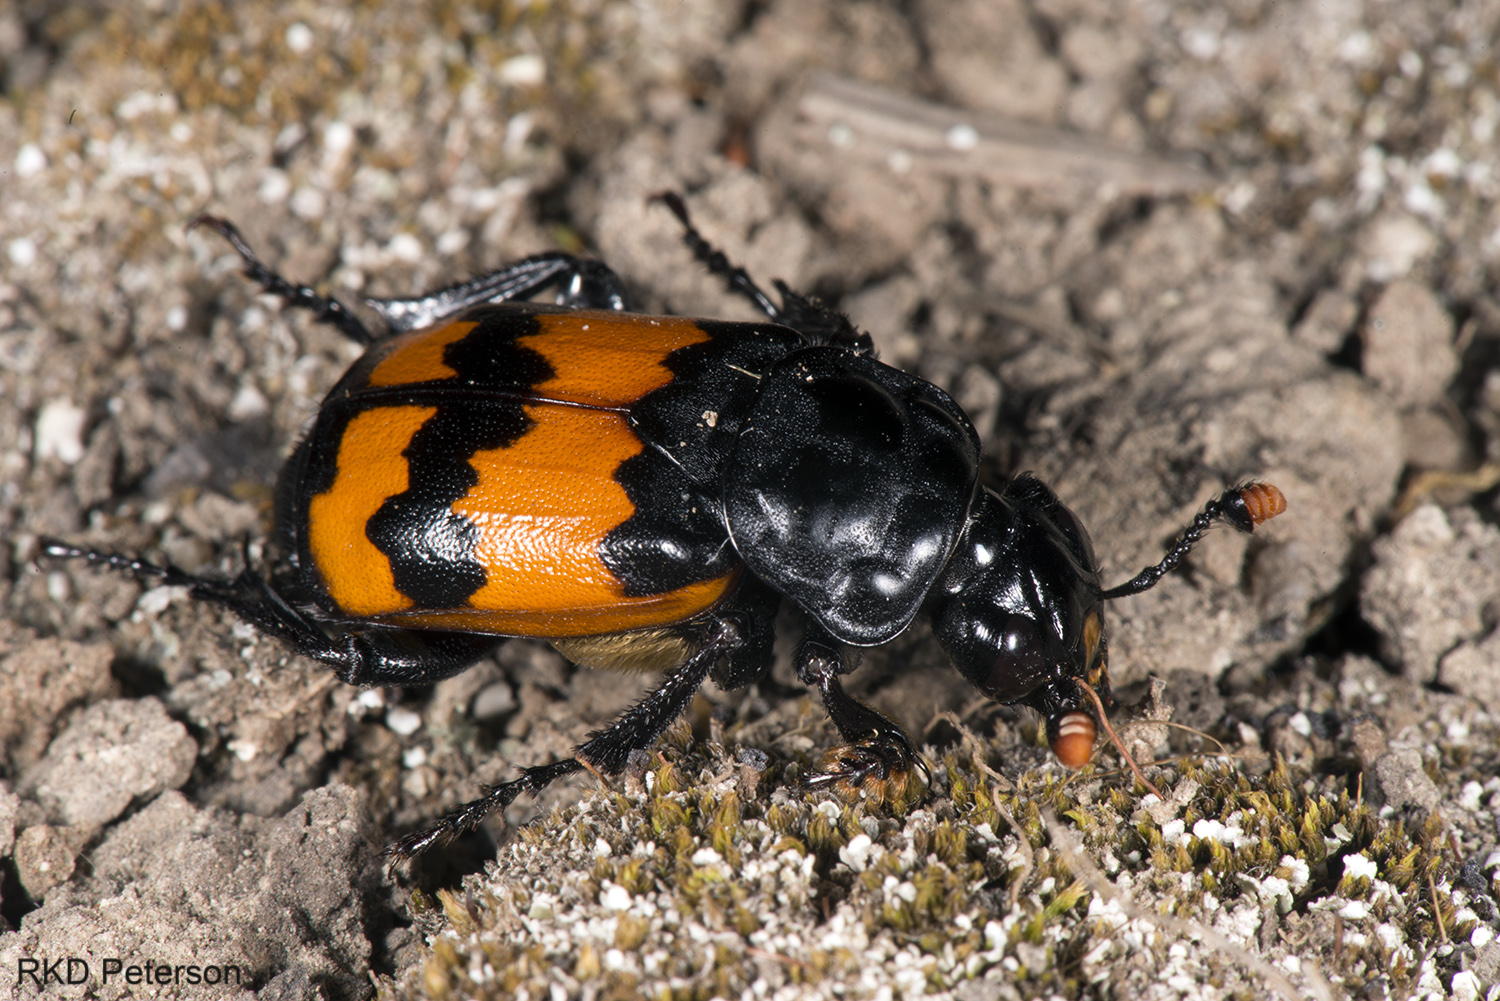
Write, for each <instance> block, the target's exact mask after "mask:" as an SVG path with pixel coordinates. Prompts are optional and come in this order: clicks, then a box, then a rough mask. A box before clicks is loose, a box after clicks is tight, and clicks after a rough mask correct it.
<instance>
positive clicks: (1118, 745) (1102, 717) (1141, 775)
mask: <svg viewBox="0 0 1500 1001" xmlns="http://www.w3.org/2000/svg"><path fill="white" fill-rule="evenodd" d="M1073 684H1075V685H1077V686H1078V690H1079V691H1081V692H1083V694H1085V695H1087V696H1088V697H1089V699H1090V700H1091V701H1092V702H1093V703H1094V708H1095V709H1096V710H1098V712H1099V725H1100V726H1102V727H1104V732H1105V733H1106V734H1108V735H1109V741H1110V743H1112V744H1114V745H1115V750H1117V751H1119V752H1120V757H1121V758H1123V759H1125V764H1127V765H1129V766H1130V770H1131V771H1132V772H1134V773H1135V777H1136V778H1137V779H1139V780H1140V783H1141V785H1143V786H1145V787H1146V791H1147V792H1150V793H1154V794H1155V795H1156V798H1157V799H1162V800H1164V799H1166V798H1167V797H1165V796H1163V795H1162V794H1161V790H1160V789H1158V788H1156V786H1154V785H1152V784H1151V780H1150V779H1148V778H1146V773H1145V772H1143V771H1141V766H1140V765H1138V764H1136V763H1135V757H1134V756H1133V755H1132V754H1131V753H1130V752H1129V751H1127V750H1125V742H1124V741H1122V740H1121V739H1120V735H1119V734H1118V733H1115V728H1114V727H1112V726H1110V725H1109V716H1108V715H1107V714H1106V713H1105V712H1104V702H1103V700H1102V699H1100V698H1099V693H1098V692H1096V691H1094V686H1093V685H1091V684H1089V683H1088V682H1087V681H1084V680H1083V679H1082V678H1074V679H1073Z"/></svg>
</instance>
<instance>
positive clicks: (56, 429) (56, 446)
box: [34, 399, 88, 466]
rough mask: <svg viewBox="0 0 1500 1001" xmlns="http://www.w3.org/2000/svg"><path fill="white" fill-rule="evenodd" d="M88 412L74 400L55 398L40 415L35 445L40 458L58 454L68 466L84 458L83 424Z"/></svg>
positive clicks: (38, 415)
mask: <svg viewBox="0 0 1500 1001" xmlns="http://www.w3.org/2000/svg"><path fill="white" fill-rule="evenodd" d="M87 418H88V414H87V413H85V412H84V411H83V410H82V409H80V408H79V407H76V406H74V405H73V401H72V400H67V399H62V400H53V401H51V402H50V403H47V404H46V405H44V406H43V407H42V410H41V413H39V414H37V418H36V430H35V435H36V437H35V444H34V448H35V449H36V457H37V459H39V460H40V459H46V458H50V457H53V456H55V457H57V458H58V459H61V460H62V461H63V462H65V463H67V464H68V465H70V466H71V465H73V463H75V462H77V461H78V460H79V459H81V458H83V424H84V421H85V420H87Z"/></svg>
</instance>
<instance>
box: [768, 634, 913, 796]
mask: <svg viewBox="0 0 1500 1001" xmlns="http://www.w3.org/2000/svg"><path fill="white" fill-rule="evenodd" d="M796 667H797V677H798V678H800V679H801V680H802V682H803V683H804V684H807V685H812V686H814V687H816V688H817V689H818V693H819V695H821V696H822V699H823V708H824V710H825V711H826V712H827V713H828V718H829V719H830V720H831V721H832V722H833V725H834V727H835V728H837V730H838V732H839V736H840V737H842V738H843V739H844V743H843V744H841V745H840V746H838V747H836V748H834V749H833V750H831V751H829V752H828V753H827V754H826V755H824V756H823V760H822V762H821V763H820V766H819V767H820V771H818V772H817V773H816V774H814V775H813V776H812V777H811V778H809V779H808V781H807V784H808V785H809V786H811V787H812V788H814V789H817V788H826V787H833V788H834V789H836V790H837V791H838V792H840V793H841V794H843V795H853V794H854V793H855V791H856V790H862V791H863V792H864V794H865V796H866V797H867V798H870V799H876V800H889V801H894V802H897V803H900V802H904V801H907V800H909V799H910V798H911V797H912V796H913V795H914V794H915V793H916V791H917V788H918V787H917V779H916V775H915V772H914V770H913V766H918V767H920V766H921V758H919V757H918V756H917V752H916V751H915V750H913V749H912V746H911V741H910V740H909V739H908V738H907V736H906V733H905V732H904V731H903V730H902V729H901V727H900V726H898V725H897V724H896V723H895V722H894V721H892V720H890V719H887V718H886V717H885V716H883V715H881V714H880V713H878V712H876V711H875V710H873V709H871V708H870V707H869V706H866V705H864V704H862V703H860V702H859V701H857V700H856V699H854V698H852V697H850V695H849V694H848V693H847V692H845V691H844V686H843V685H842V684H841V683H840V682H839V675H840V674H842V673H843V663H842V658H841V657H840V656H839V649H838V647H837V646H836V645H835V644H834V642H833V641H832V640H831V639H830V638H828V637H826V636H824V635H823V634H822V630H821V629H819V628H817V627H811V628H810V629H809V635H808V638H807V639H805V640H803V641H802V645H801V646H800V647H799V648H798V649H797V663H796ZM923 770H924V771H925V768H924V769H923Z"/></svg>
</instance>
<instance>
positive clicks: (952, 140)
mask: <svg viewBox="0 0 1500 1001" xmlns="http://www.w3.org/2000/svg"><path fill="white" fill-rule="evenodd" d="M943 139H944V140H945V141H946V142H947V143H948V148H949V149H954V150H961V151H968V150H971V149H973V148H974V147H975V146H978V145H979V130H978V129H976V128H974V126H972V125H967V124H960V125H955V126H953V127H952V128H950V129H949V130H948V131H947V133H946V134H945V135H944V136H943Z"/></svg>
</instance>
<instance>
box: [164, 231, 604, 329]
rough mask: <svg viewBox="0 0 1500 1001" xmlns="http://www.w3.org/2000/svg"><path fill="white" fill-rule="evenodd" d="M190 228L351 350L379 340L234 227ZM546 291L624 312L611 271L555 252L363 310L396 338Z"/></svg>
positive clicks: (561, 299)
mask: <svg viewBox="0 0 1500 1001" xmlns="http://www.w3.org/2000/svg"><path fill="white" fill-rule="evenodd" d="M195 226H206V227H208V228H209V229H212V230H213V231H214V232H216V233H218V234H219V235H220V236H222V237H223V238H224V239H225V240H227V241H229V245H230V246H231V247H233V248H234V251H235V253H237V254H239V255H240V259H241V260H242V261H243V262H244V272H245V276H246V277H247V278H249V279H250V280H251V281H253V282H255V283H256V284H257V285H259V286H260V287H261V288H262V289H264V290H265V291H267V292H269V293H270V294H272V295H274V296H279V297H280V298H282V299H284V300H286V304H287V305H288V306H295V307H297V308H299V309H307V310H311V311H312V312H313V314H314V318H315V319H317V320H318V321H319V322H320V323H327V324H330V325H332V326H333V327H335V328H337V329H338V331H339V332H340V333H341V334H343V335H344V336H345V337H347V338H349V339H350V340H351V341H354V342H355V343H357V344H370V343H373V342H374V341H376V340H378V339H379V338H378V337H377V336H376V335H375V334H373V333H371V332H370V329H369V328H368V327H366V326H365V325H364V323H362V322H361V321H360V319H359V317H357V316H355V315H354V314H353V313H351V312H350V311H349V308H348V307H347V306H345V305H344V304H343V303H341V302H339V301H338V300H337V299H335V298H333V297H332V296H325V295H322V294H320V293H318V292H317V291H315V290H314V289H312V288H311V287H309V286H307V285H298V284H296V283H295V282H292V281H288V280H287V279H286V278H283V277H282V276H281V275H280V274H279V273H277V272H276V271H275V270H273V269H272V268H270V267H268V266H267V265H266V264H264V263H263V262H262V261H261V260H260V258H259V257H257V256H256V254H255V251H253V250H252V249H250V244H249V243H247V242H246V241H245V238H244V236H243V235H242V234H241V233H240V231H239V228H238V227H237V226H235V224H234V223H232V222H230V221H229V220H227V219H221V218H219V217H218V216H212V215H201V216H199V217H198V218H196V219H194V220H193V221H192V223H191V224H190V225H189V227H188V228H189V229H191V228H193V227H195ZM549 288H555V289H557V304H558V305H559V306H569V307H572V308H574V309H613V310H624V309H626V308H627V304H626V300H625V283H624V282H623V281H621V280H620V276H619V275H617V274H615V272H614V270H613V269H612V268H610V267H609V266H608V265H606V264H604V263H602V262H600V261H588V260H584V259H582V258H580V257H575V256H573V255H572V254H566V253H563V252H561V251H551V252H548V253H542V254H536V255H534V256H532V257H527V258H524V259H522V260H519V261H516V262H515V263H513V264H509V265H506V266H505V267H503V268H499V269H497V270H495V271H490V272H487V273H486V274H482V275H479V276H477V277H474V278H470V279H469V280H468V281H464V282H459V283H458V284H456V285H449V286H447V287H445V288H441V289H435V290H434V291H431V292H424V293H423V294H422V295H419V296H416V297H414V298H410V299H400V298H394V299H366V300H365V305H367V306H369V307H370V308H371V309H373V310H375V312H377V313H379V314H380V316H381V318H382V319H383V320H385V322H386V326H387V328H388V331H389V333H392V334H399V333H404V332H406V331H408V330H418V329H421V328H423V327H430V326H434V325H436V324H439V323H442V322H443V321H445V320H450V319H452V318H453V317H455V316H457V315H459V314H460V313H462V312H464V311H465V310H467V309H468V308H469V307H470V306H477V305H480V304H481V303H486V302H505V301H508V300H511V299H525V298H528V297H530V296H532V295H535V294H536V293H538V292H541V291H544V290H546V289H549Z"/></svg>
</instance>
